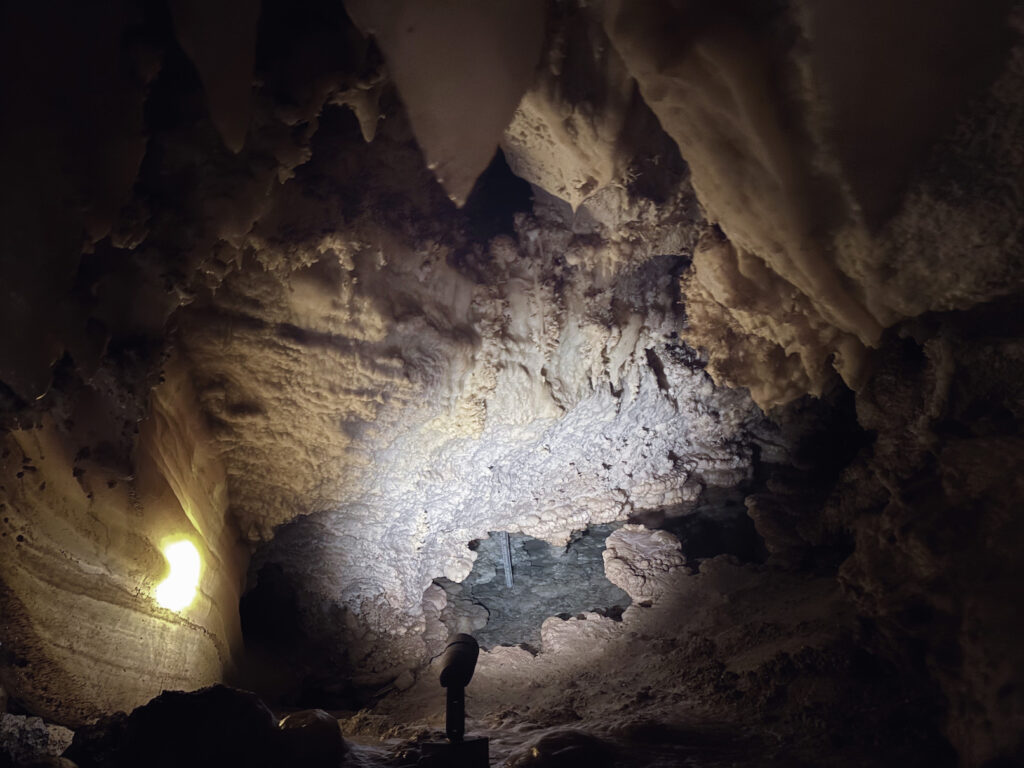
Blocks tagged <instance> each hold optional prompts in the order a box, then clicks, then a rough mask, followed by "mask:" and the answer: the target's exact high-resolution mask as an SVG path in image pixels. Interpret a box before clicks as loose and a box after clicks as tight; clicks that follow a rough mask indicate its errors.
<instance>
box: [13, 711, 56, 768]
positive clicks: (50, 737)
mask: <svg viewBox="0 0 1024 768" xmlns="http://www.w3.org/2000/svg"><path fill="white" fill-rule="evenodd" d="M72 736H73V734H72V732H71V731H70V730H68V729H67V728H62V727H61V726H59V725H53V724H52V723H45V722H43V720H42V719H41V718H38V717H25V716H24V715H10V714H6V713H3V714H0V765H2V766H5V768H6V767H7V766H11V768H17V767H18V766H23V765H28V764H30V763H33V762H35V761H37V760H42V759H43V758H46V757H58V756H59V755H60V754H61V753H62V752H63V751H64V750H65V749H67V747H68V745H69V744H71V738H72Z"/></svg>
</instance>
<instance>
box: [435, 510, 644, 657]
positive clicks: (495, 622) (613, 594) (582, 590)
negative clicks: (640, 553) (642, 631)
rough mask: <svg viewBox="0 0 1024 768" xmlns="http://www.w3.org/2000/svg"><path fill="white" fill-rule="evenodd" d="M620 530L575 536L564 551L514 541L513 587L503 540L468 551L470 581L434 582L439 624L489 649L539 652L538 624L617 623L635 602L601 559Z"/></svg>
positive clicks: (600, 528) (520, 538)
mask: <svg viewBox="0 0 1024 768" xmlns="http://www.w3.org/2000/svg"><path fill="white" fill-rule="evenodd" d="M618 527H619V526H617V525H595V526H591V527H590V528H588V529H587V530H585V531H577V532H576V533H574V534H573V538H572V540H571V541H570V542H569V544H568V545H566V546H565V547H559V546H555V545H552V544H549V543H547V542H546V541H542V540H541V539H534V538H532V537H530V536H524V535H522V534H510V536H509V542H510V545H511V550H512V581H513V583H512V586H511V587H509V586H507V584H506V580H505V567H504V562H503V557H502V552H501V549H502V546H503V545H502V541H501V537H500V536H499V534H497V533H492V534H491V536H490V538H489V539H484V540H481V541H477V542H473V543H471V544H470V547H471V548H473V549H475V550H476V554H477V559H476V562H475V563H474V565H473V570H472V571H471V572H470V574H469V576H467V577H466V579H465V581H463V582H462V583H460V584H456V583H455V582H452V581H449V580H448V579H443V578H442V579H437V580H435V583H436V584H438V585H439V586H441V587H442V588H444V590H445V592H447V594H448V605H447V606H446V608H445V609H444V611H443V612H442V614H441V620H442V621H443V622H444V623H445V625H446V626H447V627H448V630H449V632H451V633H455V632H463V631H470V632H472V634H473V635H474V636H475V637H476V639H477V640H478V641H479V642H480V645H481V646H482V647H484V648H491V647H494V646H496V645H520V644H525V645H526V646H527V647H529V648H531V649H537V648H539V647H540V641H541V637H540V627H541V624H543V623H544V620H545V619H547V618H548V617H550V616H562V617H563V618H569V617H570V616H576V615H578V614H581V613H585V612H593V613H599V614H601V615H604V616H609V617H611V618H615V619H617V618H619V617H620V616H621V615H622V612H623V611H624V610H625V609H626V607H628V606H629V604H630V602H631V600H630V598H629V595H627V594H626V593H625V592H623V591H622V590H621V589H619V588H618V587H617V586H615V585H614V584H612V583H611V582H610V581H608V578H607V577H606V576H605V573H604V557H603V555H602V553H603V552H604V549H605V540H606V539H607V538H608V535H609V534H610V533H611V532H612V531H614V530H615V529H616V528H618Z"/></svg>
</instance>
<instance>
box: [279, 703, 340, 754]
mask: <svg viewBox="0 0 1024 768" xmlns="http://www.w3.org/2000/svg"><path fill="white" fill-rule="evenodd" d="M278 726H279V727H280V728H281V732H282V738H283V744H284V750H285V752H286V754H287V759H288V761H289V762H290V763H291V764H292V765H301V766H308V768H337V766H338V765H339V764H340V763H341V761H342V759H344V757H345V753H346V751H347V745H346V744H345V739H344V738H342V735H341V728H340V727H339V726H338V720H337V719H336V718H334V717H332V716H331V715H329V714H328V713H327V712H324V711H323V710H322V709H307V710H303V711H301V712H293V713H291V714H290V715H288V716H287V717H285V718H284V719H283V720H282V721H281V722H280V723H279V724H278Z"/></svg>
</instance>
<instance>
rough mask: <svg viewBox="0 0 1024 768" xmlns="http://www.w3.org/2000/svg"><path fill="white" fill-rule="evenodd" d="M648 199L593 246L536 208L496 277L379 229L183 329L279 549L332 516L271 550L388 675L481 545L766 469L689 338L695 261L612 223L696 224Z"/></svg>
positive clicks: (602, 516)
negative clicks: (345, 614)
mask: <svg viewBox="0 0 1024 768" xmlns="http://www.w3.org/2000/svg"><path fill="white" fill-rule="evenodd" d="M626 200H627V198H625V197H618V196H615V195H613V196H612V197H611V198H608V197H607V196H606V197H605V198H604V199H603V200H602V203H603V206H604V207H603V208H601V207H597V210H596V211H592V210H590V209H589V207H588V205H584V206H583V208H581V210H580V211H579V212H577V214H576V218H577V219H581V218H582V219H583V223H581V224H580V225H578V226H579V227H580V228H581V229H584V233H585V234H588V235H589V237H587V238H574V237H573V236H572V234H571V232H570V231H569V230H568V229H567V226H568V227H571V226H572V223H571V221H572V214H571V213H567V212H566V211H564V210H563V209H561V208H557V207H556V208H552V209H550V210H545V209H544V208H543V207H542V208H541V209H540V215H539V218H534V217H527V218H522V219H521V220H520V225H519V228H518V234H517V237H516V238H512V237H501V238H498V239H496V240H494V241H493V242H492V243H491V245H490V249H489V253H487V254H486V256H487V270H488V271H487V278H486V281H485V282H482V283H475V284H474V283H473V282H471V281H470V280H468V279H467V278H466V277H464V276H463V275H461V274H459V273H458V272H456V271H455V270H453V269H452V267H451V266H450V265H449V263H448V260H447V259H446V258H443V256H444V251H443V249H442V248H441V247H439V246H435V247H434V248H433V249H432V250H431V251H428V252H426V253H423V252H416V251H415V250H413V249H412V248H410V247H409V246H408V245H405V244H403V243H401V242H400V241H398V240H397V239H396V238H394V237H393V236H390V235H388V234H387V233H381V232H379V231H374V230H373V229H363V230H361V231H359V232H353V233H346V235H345V237H346V238H347V240H346V239H343V236H342V235H333V236H332V237H331V239H330V240H324V241H321V242H320V245H318V246H316V247H315V248H311V249H310V251H311V252H312V253H313V254H315V256H311V257H310V258H318V259H319V261H317V262H316V263H315V264H313V265H312V266H311V267H309V268H305V269H299V270H295V271H294V272H292V273H290V274H289V273H284V274H282V273H276V274H275V273H273V272H271V271H269V270H268V271H262V270H253V271H249V272H244V273H242V274H240V275H238V276H237V278H234V277H233V278H229V280H228V281H227V282H226V284H225V285H224V287H223V288H222V290H221V292H220V294H219V295H218V297H217V300H216V301H217V304H218V305H220V307H221V309H220V310H219V311H220V313H221V315H220V317H219V318H218V319H215V320H214V322H205V323H204V325H202V326H199V325H196V326H195V327H193V326H192V325H191V324H190V323H191V322H193V321H192V320H189V319H188V316H187V315H186V316H185V318H184V319H183V321H184V322H186V323H189V325H187V326H186V327H187V328H188V335H187V338H186V339H185V346H186V349H187V355H188V357H189V359H190V360H191V361H192V362H193V365H194V366H195V369H196V370H197V373H198V376H199V378H200V381H203V382H211V383H210V384H209V385H205V386H204V385H201V395H200V397H201V399H203V400H204V402H205V403H206V406H207V407H208V408H210V409H211V411H212V412H213V413H214V414H216V417H217V418H218V420H222V421H223V423H224V427H223V429H222V430H221V440H222V442H223V444H224V445H225V446H226V448H227V450H228V453H227V463H228V467H229V472H231V473H232V474H233V476H234V477H235V482H234V485H233V502H234V509H235V513H236V515H237V516H238V518H239V520H240V522H241V523H242V526H243V530H245V531H247V532H248V533H249V535H250V536H251V537H253V538H254V539H261V538H263V539H266V538H269V537H270V535H271V533H272V531H273V527H274V526H276V525H280V524H281V523H285V522H287V521H288V520H290V519H291V518H294V517H295V516H296V515H299V514H302V515H308V517H306V518H304V519H303V520H302V521H301V524H296V525H295V526H287V527H284V528H280V529H279V530H278V532H277V534H276V538H275V539H274V541H273V543H272V545H271V546H270V548H269V552H268V554H266V555H265V556H266V558H268V559H271V560H273V561H275V562H279V563H281V564H282V565H283V567H284V568H285V569H286V571H287V572H288V573H289V574H290V575H291V576H292V577H293V578H294V580H295V581H296V583H301V584H302V585H303V589H304V590H308V593H309V594H310V595H315V596H317V598H318V599H320V600H322V601H326V602H327V603H333V604H336V605H338V606H341V607H344V608H345V609H347V610H348V611H349V612H350V614H352V615H354V616H356V617H358V623H359V625H360V627H361V630H360V631H361V632H368V633H369V634H368V635H366V636H365V637H364V642H360V643H354V644H353V645H352V648H353V650H352V652H353V653H354V654H355V655H358V654H359V653H360V651H357V650H354V649H355V648H357V647H358V648H360V649H363V651H364V652H365V653H366V654H367V656H366V657H365V658H363V659H362V661H361V664H360V668H361V669H362V670H363V671H364V672H366V673H368V674H369V673H370V672H372V671H374V670H377V671H379V672H384V671H387V670H388V669H393V668H394V667H395V666H396V665H398V664H400V663H401V664H412V663H415V662H416V661H417V660H418V659H420V658H422V657H423V656H424V653H425V646H424V641H423V637H422V635H423V633H424V631H425V630H426V628H427V627H428V625H431V626H432V624H431V622H432V619H431V616H433V615H435V614H436V613H437V611H438V607H437V605H436V599H435V597H434V596H432V593H431V592H430V591H429V590H428V588H430V585H431V582H432V580H433V579H435V578H438V577H445V578H448V579H450V580H452V581H454V582H459V581H461V580H463V579H464V578H465V577H466V576H467V575H468V573H469V572H470V569H471V568H472V566H473V562H474V558H475V555H474V553H473V552H472V551H471V550H470V549H469V548H468V547H467V544H468V543H469V542H470V541H471V540H473V539H480V538H485V537H486V536H487V534H488V532H489V531H495V530H504V531H513V532H522V533H524V534H526V535H529V536H533V537H536V538H541V539H545V540H547V541H549V542H552V543H560V544H564V543H565V542H567V541H568V539H569V536H570V534H571V533H572V532H574V531H579V530H584V529H586V528H587V527H588V526H590V525H594V524H601V523H609V522H613V521H620V520H624V519H626V518H627V517H629V516H630V515H631V514H634V513H636V512H642V511H645V510H650V509H662V508H684V506H685V505H686V504H688V503H690V502H693V501H694V500H695V499H696V498H697V496H698V495H699V493H700V492H701V490H702V489H703V488H705V487H708V486H733V485H736V484H738V483H740V482H742V481H744V480H746V479H748V478H749V477H750V475H751V472H752V449H751V445H750V442H751V436H750V434H749V432H748V429H749V427H750V426H751V425H752V424H754V423H759V422H760V420H761V418H762V417H761V415H760V413H759V411H758V409H757V408H756V407H755V406H754V405H753V403H752V402H751V401H750V399H749V398H748V397H747V396H746V395H745V394H744V393H742V392H738V391H733V390H724V389H719V388H716V387H715V386H714V384H713V383H712V381H711V379H710V378H709V377H708V376H707V374H706V373H704V371H703V370H702V368H701V365H700V364H699V361H698V359H697V358H696V356H695V355H694V353H693V352H692V350H688V349H687V348H685V347H683V346H682V345H680V344H679V343H678V341H677V340H676V338H675V333H676V329H677V328H678V327H679V324H680V317H679V314H678V312H679V308H678V306H677V304H676V303H675V299H674V296H673V292H674V276H673V270H674V269H676V266H674V265H676V263H677V258H678V257H673V256H670V255H668V254H665V255H659V252H662V249H667V248H668V246H669V245H671V244H672V243H671V242H669V243H668V244H666V243H665V242H657V241H656V242H655V243H653V244H652V243H646V244H642V243H629V242H626V243H621V244H620V243H617V242H616V241H615V240H614V239H613V238H612V237H611V236H610V235H609V234H608V233H610V232H611V231H612V230H611V228H610V227H608V226H606V225H605V224H603V222H602V221H601V220H600V219H598V218H597V217H598V216H606V217H607V216H614V217H618V219H627V220H629V219H630V218H631V219H632V223H633V225H634V226H637V227H640V226H643V227H645V228H646V230H647V231H649V232H655V233H657V232H658V231H659V228H660V229H663V230H668V229H669V226H668V225H669V224H670V223H674V224H675V225H676V226H686V222H685V221H681V220H678V219H676V220H675V221H674V222H669V221H668V220H665V221H660V220H659V219H658V218H657V215H656V214H655V211H654V209H653V208H652V207H650V206H647V207H644V206H640V207H638V208H637V207H628V206H625V205H623V203H624V202H625V201H626ZM669 215H670V216H678V213H677V212H671V213H670V214H669ZM563 216H568V217H570V218H569V219H565V218H562V217H563ZM644 218H646V220H644ZM357 236H358V239H356V238H357ZM574 239H575V240H584V242H585V243H586V245H585V247H581V246H580V245H579V244H578V243H577V242H574ZM343 248H344V249H346V250H345V251H344V252H343V253H339V249H343ZM575 249H579V250H578V253H579V255H578V257H577V260H576V263H575V264H567V263H566V259H565V255H566V253H567V251H568V252H569V253H572V252H573V251H574V250H575ZM262 258H263V259H264V260H265V261H266V262H267V263H273V262H272V261H271V260H272V259H273V258H274V256H273V254H272V253H266V254H265V255H264V256H262ZM356 264H359V266H358V267H357V266H355V265H356ZM385 291H386V293H385ZM299 297H301V300H300V298H299ZM227 308H230V311H228V309H227ZM243 308H244V309H243ZM242 311H245V312H246V313H247V315H248V319H247V321H246V322H242V321H241V319H240V318H239V316H238V315H234V318H235V319H234V320H231V319H227V320H225V319H224V318H231V317H232V316H233V315H232V314H231V313H234V312H238V313H241V312H242ZM199 318H204V319H206V320H208V319H209V316H208V315H206V314H203V313H200V314H197V316H196V320H195V321H196V322H198V319H199ZM275 327H276V328H278V329H281V328H287V329H288V330H287V332H286V333H282V332H280V331H278V333H276V334H274V335H269V336H268V334H267V332H266V329H268V328H275ZM229 329H230V330H229ZM257 348H258V350H259V351H258V353H257ZM213 382H217V384H216V385H214V384H213ZM269 435H276V437H275V439H273V440H268V439H266V437H265V436H269ZM425 590H428V591H427V593H426V595H425ZM371 648H374V650H372V651H371V650H370V649H371Z"/></svg>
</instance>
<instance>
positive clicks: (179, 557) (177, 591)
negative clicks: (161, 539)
mask: <svg viewBox="0 0 1024 768" xmlns="http://www.w3.org/2000/svg"><path fill="white" fill-rule="evenodd" d="M164 557H166V558H167V563H168V564H169V565H170V566H171V572H170V573H169V574H168V575H167V578H166V579H164V580H163V581H162V582H160V584H159V586H157V588H156V601H157V603H159V604H160V605H161V606H163V607H164V608H167V609H168V610H171V611H180V610H182V609H184V608H188V607H189V606H190V605H191V604H192V601H193V600H195V598H196V590H197V589H198V588H199V564H200V560H199V550H197V549H196V545H195V544H193V543H192V542H191V541H176V542H174V543H173V544H168V545H167V546H166V547H164Z"/></svg>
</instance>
